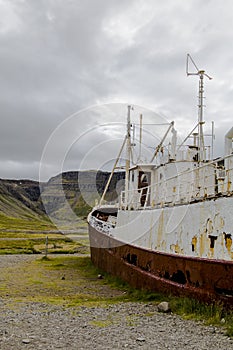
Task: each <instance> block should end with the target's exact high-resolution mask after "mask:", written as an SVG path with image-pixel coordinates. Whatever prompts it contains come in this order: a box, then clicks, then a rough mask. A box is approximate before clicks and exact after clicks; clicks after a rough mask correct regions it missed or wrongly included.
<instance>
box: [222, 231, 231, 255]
mask: <svg viewBox="0 0 233 350" xmlns="http://www.w3.org/2000/svg"><path fill="white" fill-rule="evenodd" d="M223 234H224V239H225V246H226V248H227V250H228V252H229V253H231V247H232V236H231V234H227V233H225V232H224V233H223Z"/></svg>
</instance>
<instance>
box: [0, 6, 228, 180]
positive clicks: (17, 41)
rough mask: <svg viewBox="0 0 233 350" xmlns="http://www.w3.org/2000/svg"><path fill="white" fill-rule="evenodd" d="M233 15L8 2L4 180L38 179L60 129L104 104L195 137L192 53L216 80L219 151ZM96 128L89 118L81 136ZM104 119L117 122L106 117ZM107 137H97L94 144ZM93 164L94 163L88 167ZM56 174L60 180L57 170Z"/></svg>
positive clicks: (0, 34) (0, 155)
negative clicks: (138, 107) (121, 105)
mask: <svg viewBox="0 0 233 350" xmlns="http://www.w3.org/2000/svg"><path fill="white" fill-rule="evenodd" d="M6 4H7V5H6ZM1 6H3V3H2V2H1V1H0V10H1ZM232 10H233V4H232V2H231V1H230V0H227V1H226V2H224V6H223V5H222V4H220V3H219V1H217V0H214V1H206V2H203V1H189V2H186V3H184V2H183V0H182V1H180V0H179V1H176V2H174V1H171V0H167V1H165V2H162V3H161V2H159V1H152V0H149V1H147V2H145V1H141V0H137V1H133V0H132V1H127V4H126V2H125V1H123V0H122V1H115V0H111V1H108V2H106V1H104V0H99V1H93V0H86V1H81V0H79V1H74V0H66V1H64V0H38V1H32V0H24V1H23V0H22V1H14V0H12V1H11V2H5V5H4V11H5V12H4V11H2V12H1V11H0V13H1V14H2V16H3V15H5V18H2V21H1V20H0V23H2V27H1V25H0V67H1V70H0V71H1V73H0V75H1V79H0V91H1V94H0V105H1V112H0V118H1V128H0V149H1V150H2V151H1V152H0V162H1V164H2V168H4V172H2V175H0V177H1V176H2V177H5V176H6V177H21V174H22V172H21V169H22V168H24V169H27V171H28V177H33V178H38V175H36V174H37V173H38V164H39V160H40V157H41V154H42V151H43V148H44V146H45V144H46V142H47V140H48V138H49V137H50V135H51V133H52V132H53V131H54V129H55V128H56V127H57V126H58V125H59V123H61V122H62V121H64V120H65V119H66V118H67V117H68V116H70V115H72V114H73V113H75V112H76V111H79V110H80V109H82V108H86V107H88V106H90V105H95V104H96V103H102V102H105V101H108V102H111V101H124V102H126V103H125V105H127V103H137V104H143V105H146V106H149V107H151V108H152V109H153V108H154V109H156V110H159V111H160V112H162V113H163V114H165V115H166V116H167V119H169V120H170V119H175V121H176V122H177V128H178V129H179V127H180V128H181V129H182V128H183V125H187V127H188V128H190V129H191V128H192V127H193V124H194V123H195V122H196V114H197V112H196V105H197V99H196V95H197V85H198V79H195V78H193V77H191V78H189V79H187V77H186V75H185V56H186V53H187V52H189V53H191V54H193V57H194V59H195V61H197V64H198V66H200V68H204V69H206V70H207V71H208V73H209V74H211V75H213V76H214V80H213V81H211V82H210V83H209V82H208V83H207V82H206V94H207V108H206V111H205V115H206V119H207V121H208V122H210V121H211V120H212V119H213V117H215V116H216V117H217V121H216V133H217V134H218V137H217V143H218V144H219V150H220V149H221V145H220V143H221V140H220V139H221V136H223V135H222V134H223V133H224V130H223V128H225V127H226V128H228V126H229V124H230V123H231V118H232V117H231V111H232V107H233V106H232V97H231V96H232V82H231V80H232V78H231V77H232V73H233V72H232V63H231V62H232V56H233V51H232V48H231V25H232V20H231V14H232ZM7 11H8V12H7ZM6 16H8V17H6ZM0 19H1V15H0ZM4 25H5V27H4ZM108 112H109V113H110V111H108ZM117 112H119V113H121V120H124V119H123V118H124V115H122V114H124V113H123V112H122V111H120V110H119V111H117ZM93 113H94V112H93ZM219 114H221V121H222V122H223V121H224V123H223V124H224V126H223V125H220V119H219ZM96 118H97V116H96V115H89V117H88V118H86V119H84V120H82V125H80V128H81V129H82V130H86V129H88V128H89V127H90V125H91V123H92V122H96ZM98 118H99V119H98V120H99V121H105V120H111V117H110V119H108V114H106V113H103V114H102V115H100V116H99V117H98ZM182 132H183V131H182ZM69 133H72V131H70V132H69V131H67V132H66V134H65V135H63V139H64V142H65V140H67V139H68V138H69ZM78 135H79V133H78V131H77V137H78ZM102 136H103V135H102V134H101V133H98V132H97V135H96V136H95V137H94V136H92V142H91V144H92V145H93V144H94V142H96V143H98V142H99V140H101V137H102ZM89 141H90V140H89ZM89 141H88V142H89ZM62 144H63V143H62V142H61V143H60V144H59V145H58V147H57V150H56V154H58V152H59V150H60V149H61V147H62ZM88 145H89V144H88V143H87V144H85V143H84V144H83V145H82V147H79V148H78V149H75V151H73V152H71V153H70V157H69V161H68V160H67V167H69V168H70V167H71V166H75V164H80V162H81V159H82V157H83V155H84V154H85V148H86V147H88ZM111 147H112V150H110V151H111V152H110V151H109V154H113V153H114V147H113V146H111ZM217 147H218V146H216V148H217ZM75 152H76V153H75ZM75 157H76V158H77V161H76V160H75ZM103 158H104V154H103ZM94 161H95V157H94V156H93V159H91V157H90V167H92V164H95V166H96V163H95V162H94ZM10 162H14V163H10ZM51 162H52V160H51ZM92 162H93V163H92ZM68 163H69V165H68ZM4 164H5V165H4ZM10 164H11V165H10ZM12 164H14V165H12ZM29 164H31V165H30V166H29ZM51 164H53V162H52V163H51ZM50 169H51V175H54V173H53V171H55V169H56V168H55V167H54V168H53V167H52V165H51V167H50ZM53 169H54V170H53Z"/></svg>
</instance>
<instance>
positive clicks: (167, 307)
mask: <svg viewBox="0 0 233 350" xmlns="http://www.w3.org/2000/svg"><path fill="white" fill-rule="evenodd" d="M158 311H159V312H170V311H171V308H170V305H169V303H168V302H167V301H162V302H161V303H160V304H159V305H158Z"/></svg>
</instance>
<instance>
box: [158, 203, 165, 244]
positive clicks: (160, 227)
mask: <svg viewBox="0 0 233 350" xmlns="http://www.w3.org/2000/svg"><path fill="white" fill-rule="evenodd" d="M163 231H164V211H163V209H162V211H161V214H160V217H159V224H158V232H157V247H158V248H159V247H161V244H162V238H163Z"/></svg>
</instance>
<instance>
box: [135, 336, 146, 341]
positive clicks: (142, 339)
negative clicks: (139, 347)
mask: <svg viewBox="0 0 233 350" xmlns="http://www.w3.org/2000/svg"><path fill="white" fill-rule="evenodd" d="M136 341H139V342H144V341H146V339H145V338H143V337H138V338H137V339H136Z"/></svg>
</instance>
